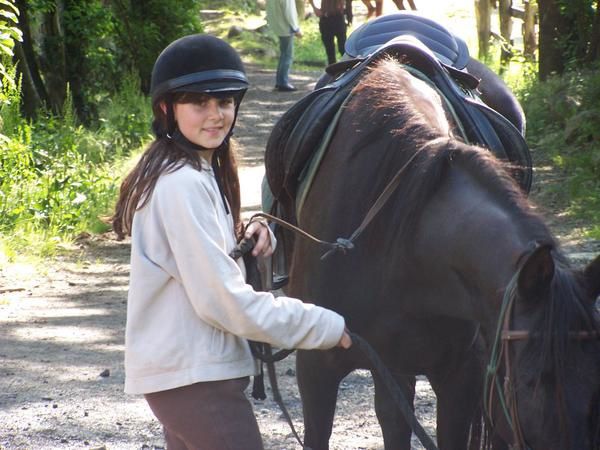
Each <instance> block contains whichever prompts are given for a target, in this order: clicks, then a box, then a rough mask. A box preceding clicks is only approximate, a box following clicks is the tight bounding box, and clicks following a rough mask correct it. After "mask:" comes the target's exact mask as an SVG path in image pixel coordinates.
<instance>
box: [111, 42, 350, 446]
mask: <svg viewBox="0 0 600 450" xmlns="http://www.w3.org/2000/svg"><path fill="white" fill-rule="evenodd" d="M247 88H248V81H247V79H246V75H245V72H244V67H243V65H242V62H241V59H240V57H239V56H238V54H237V53H236V52H235V50H234V49H233V48H232V47H230V46H229V45H228V44H227V43H225V42H224V41H222V40H220V39H218V38H216V37H213V36H208V35H191V36H187V37H184V38H181V39H178V40H177V41H175V42H173V43H172V44H170V45H169V46H168V47H167V48H166V49H165V50H164V51H163V52H162V53H161V54H160V55H159V57H158V59H157V60H156V63H155V65H154V68H153V71H152V81H151V94H152V107H153V112H154V122H153V130H154V132H155V134H156V139H155V140H154V141H153V142H152V143H151V144H150V146H149V147H148V149H147V150H146V151H145V153H144V154H143V155H142V158H141V160H140V161H139V163H138V164H137V166H136V167H135V168H134V169H133V171H132V172H131V173H130V174H129V175H128V176H127V177H126V179H125V180H124V182H123V184H122V186H121V193H120V197H119V200H118V203H117V206H116V213H115V217H114V230H115V231H116V233H117V235H118V236H119V237H120V238H123V237H124V236H125V235H131V274H130V286H129V297H128V304H127V326H126V333H125V392H127V393H131V394H144V396H145V398H146V400H147V402H148V404H149V405H150V408H151V409H152V411H153V413H154V414H155V415H156V417H157V418H158V420H159V421H160V422H161V423H162V425H163V427H164V433H165V439H166V442H167V447H168V449H169V450H174V449H208V450H219V449H247V450H253V449H262V448H263V447H262V440H261V437H260V434H259V431H258V425H257V422H256V419H255V417H254V414H253V412H252V408H251V405H250V403H249V401H248V400H247V398H246V396H245V394H244V389H245V388H246V386H247V384H248V381H249V379H248V377H249V376H250V375H254V374H256V372H257V366H256V363H255V361H254V360H253V358H252V355H251V353H250V349H249V346H248V343H247V339H251V340H255V341H262V342H267V343H270V344H272V345H274V346H277V347H279V348H302V349H327V348H331V347H334V346H336V345H338V346H341V347H344V348H348V347H349V346H350V345H351V341H350V337H349V335H348V334H347V332H346V331H345V327H344V319H343V318H342V317H341V316H339V315H338V314H336V313H335V312H333V311H329V310H327V309H324V308H320V307H317V306H314V305H309V304H305V303H302V302H301V301H300V300H297V299H293V298H287V297H279V298H277V299H275V298H274V297H273V295H272V294H270V293H267V292H255V291H254V290H252V288H251V287H250V286H249V285H247V284H246V283H245V281H244V276H245V269H244V266H243V262H242V261H241V260H239V261H237V262H236V261H234V260H233V259H231V258H230V257H229V256H228V254H229V253H230V252H231V250H232V249H233V248H234V246H235V245H236V241H237V240H238V239H240V238H241V237H242V235H243V234H244V232H243V228H242V223H241V220H240V187H239V181H238V176H237V168H236V163H235V158H234V155H233V152H232V149H231V142H230V137H231V135H232V130H233V127H234V124H235V120H236V116H237V112H238V108H239V105H240V102H241V100H242V97H243V96H244V93H245V92H246V89H247ZM245 236H246V237H254V238H255V240H256V246H255V248H254V250H253V253H254V255H259V254H262V255H265V256H268V255H270V254H271V253H272V251H273V246H274V241H272V237H271V234H270V232H269V230H268V227H267V226H266V225H264V224H263V223H261V222H254V223H251V224H250V225H249V226H248V228H247V229H246V231H245Z"/></svg>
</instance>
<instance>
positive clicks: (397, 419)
mask: <svg viewBox="0 0 600 450" xmlns="http://www.w3.org/2000/svg"><path fill="white" fill-rule="evenodd" d="M371 373H372V375H373V384H374V385H375V413H376V414H377V419H378V420H379V425H380V426H381V432H382V434H383V442H384V444H385V448H386V449H394V450H410V438H411V435H412V430H411V429H410V426H409V425H408V424H407V423H406V420H404V416H403V415H402V413H401V412H400V410H399V409H398V406H397V405H396V403H395V402H394V400H393V398H392V396H391V395H390V392H389V390H388V388H387V386H386V385H385V384H384V383H383V381H382V380H381V378H380V377H379V375H377V374H376V373H373V372H371ZM394 378H395V379H396V381H397V384H398V386H400V389H401V390H402V393H403V394H404V397H405V398H406V399H407V400H408V402H409V403H410V404H411V406H412V404H413V401H414V399H415V377H413V376H396V377H394ZM463 450H464V449H463Z"/></svg>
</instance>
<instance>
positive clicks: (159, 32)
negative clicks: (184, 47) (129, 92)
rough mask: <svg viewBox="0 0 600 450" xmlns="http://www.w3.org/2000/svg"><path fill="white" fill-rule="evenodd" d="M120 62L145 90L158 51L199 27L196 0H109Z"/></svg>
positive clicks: (197, 29)
mask: <svg viewBox="0 0 600 450" xmlns="http://www.w3.org/2000/svg"><path fill="white" fill-rule="evenodd" d="M111 3H112V6H113V9H114V14H115V19H116V22H115V27H116V32H117V36H118V41H117V42H116V44H117V46H118V48H119V49H120V51H121V52H122V58H121V60H120V66H121V67H122V68H123V69H124V70H125V71H126V72H129V71H131V70H133V71H136V72H137V73H138V74H139V77H140V81H141V87H142V89H143V91H144V92H146V93H147V92H148V90H149V87H150V73H151V72H152V66H153V65H154V61H155V60H156V58H157V56H158V55H159V53H160V52H161V51H162V50H163V49H164V48H165V47H166V46H167V45H168V44H169V43H171V42H172V41H174V40H175V39H177V38H179V37H182V36H185V35H187V34H190V33H198V32H200V31H202V25H201V23H200V20H199V16H198V0H168V1H165V0H144V1H140V0H130V1H127V0H112V1H111Z"/></svg>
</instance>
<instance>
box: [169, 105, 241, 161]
mask: <svg viewBox="0 0 600 450" xmlns="http://www.w3.org/2000/svg"><path fill="white" fill-rule="evenodd" d="M173 112H174V113H175V121H176V122H177V125H178V127H179V130H180V131H181V133H182V134H183V135H184V136H185V137H186V138H188V139H189V140H190V141H191V142H193V143H194V144H198V145H201V146H202V147H204V148H207V149H214V148H217V147H219V145H221V144H222V143H223V140H224V139H225V137H226V136H227V134H228V133H229V130H230V129H231V126H232V124H233V119H234V117H235V101H234V98H233V97H211V96H209V95H205V94H201V95H193V96H192V95H190V96H189V97H188V96H184V97H183V98H182V99H181V100H179V101H178V102H176V103H175V104H174V105H173Z"/></svg>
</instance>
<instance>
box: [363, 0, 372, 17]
mask: <svg viewBox="0 0 600 450" xmlns="http://www.w3.org/2000/svg"><path fill="white" fill-rule="evenodd" d="M362 2H363V3H364V5H365V6H366V7H367V19H368V18H370V17H373V14H375V7H374V6H373V5H372V4H371V0H362Z"/></svg>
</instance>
